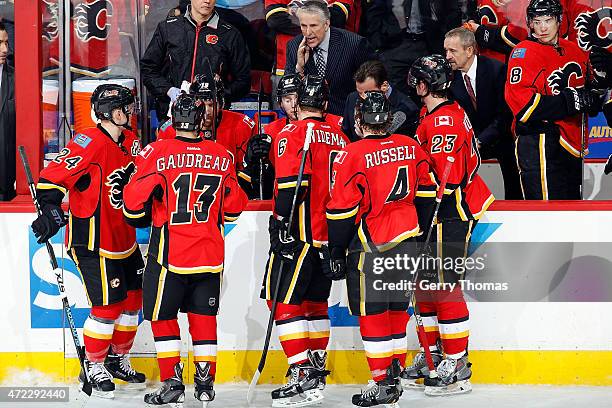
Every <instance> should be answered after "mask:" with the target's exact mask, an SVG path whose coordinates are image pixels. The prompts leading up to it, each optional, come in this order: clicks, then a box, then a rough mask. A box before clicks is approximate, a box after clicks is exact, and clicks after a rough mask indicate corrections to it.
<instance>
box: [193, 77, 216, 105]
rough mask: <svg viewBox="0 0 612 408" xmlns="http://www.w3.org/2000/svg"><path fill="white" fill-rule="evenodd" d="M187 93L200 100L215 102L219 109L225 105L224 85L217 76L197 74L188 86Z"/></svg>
mask: <svg viewBox="0 0 612 408" xmlns="http://www.w3.org/2000/svg"><path fill="white" fill-rule="evenodd" d="M189 93H190V94H192V95H195V96H196V98H198V99H201V100H205V101H215V102H217V105H218V106H219V109H223V106H224V105H225V87H224V85H223V81H222V80H221V79H219V78H214V79H211V78H210V77H209V76H207V75H206V74H197V75H196V76H195V77H194V79H193V82H192V83H191V85H190V86H189Z"/></svg>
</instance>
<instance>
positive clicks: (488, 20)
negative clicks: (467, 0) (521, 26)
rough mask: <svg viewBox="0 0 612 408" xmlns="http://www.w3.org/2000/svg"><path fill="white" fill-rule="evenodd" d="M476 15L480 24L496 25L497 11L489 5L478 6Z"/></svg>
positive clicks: (497, 21)
mask: <svg viewBox="0 0 612 408" xmlns="http://www.w3.org/2000/svg"><path fill="white" fill-rule="evenodd" d="M478 15H479V16H480V24H483V25H490V26H497V25H498V24H499V19H498V18H497V13H496V12H495V10H493V8H492V7H491V6H488V5H485V6H481V7H479V8H478Z"/></svg>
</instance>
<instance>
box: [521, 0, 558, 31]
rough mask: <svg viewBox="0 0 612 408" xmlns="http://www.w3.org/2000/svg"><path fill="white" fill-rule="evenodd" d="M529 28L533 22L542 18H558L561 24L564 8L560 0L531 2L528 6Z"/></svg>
mask: <svg viewBox="0 0 612 408" xmlns="http://www.w3.org/2000/svg"><path fill="white" fill-rule="evenodd" d="M526 14H527V26H529V23H530V22H531V20H533V19H534V18H535V17H540V16H553V17H557V21H558V22H561V19H562V17H563V6H562V5H561V2H560V1H559V0H531V1H530V2H529V5H528V6H527V13H526Z"/></svg>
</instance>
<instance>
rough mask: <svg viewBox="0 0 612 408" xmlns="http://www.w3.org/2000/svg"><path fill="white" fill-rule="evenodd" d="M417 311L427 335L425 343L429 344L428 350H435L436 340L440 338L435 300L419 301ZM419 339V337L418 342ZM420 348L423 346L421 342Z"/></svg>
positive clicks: (436, 348)
mask: <svg viewBox="0 0 612 408" xmlns="http://www.w3.org/2000/svg"><path fill="white" fill-rule="evenodd" d="M418 307H419V311H420V313H421V319H422V320H423V326H424V328H425V333H426V335H427V345H428V346H429V350H431V351H435V350H438V347H437V346H436V342H437V341H438V339H439V338H440V331H439V330H440V329H439V328H438V315H437V312H436V309H437V307H436V303H435V302H419V303H418ZM418 333H419V332H418V327H417V338H419V336H418ZM420 340H421V339H420V338H419V343H420V342H421V341H420ZM421 348H423V344H421Z"/></svg>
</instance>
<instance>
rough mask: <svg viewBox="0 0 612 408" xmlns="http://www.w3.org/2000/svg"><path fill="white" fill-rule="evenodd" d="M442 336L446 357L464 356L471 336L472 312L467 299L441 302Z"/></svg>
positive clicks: (439, 314) (439, 316)
mask: <svg viewBox="0 0 612 408" xmlns="http://www.w3.org/2000/svg"><path fill="white" fill-rule="evenodd" d="M437 309H438V324H439V325H440V338H441V339H442V347H443V348H444V354H445V355H446V357H449V358H454V359H458V358H460V357H462V356H463V355H464V354H465V352H466V350H467V346H468V339H469V336H470V314H469V311H468V308H467V305H466V303H465V301H463V302H455V301H451V302H440V303H438V305H437Z"/></svg>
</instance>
